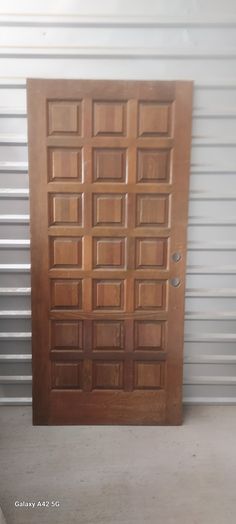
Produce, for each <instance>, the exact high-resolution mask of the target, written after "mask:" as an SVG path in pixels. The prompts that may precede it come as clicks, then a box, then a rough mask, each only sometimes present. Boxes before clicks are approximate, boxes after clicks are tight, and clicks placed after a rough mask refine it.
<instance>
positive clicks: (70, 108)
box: [48, 101, 81, 135]
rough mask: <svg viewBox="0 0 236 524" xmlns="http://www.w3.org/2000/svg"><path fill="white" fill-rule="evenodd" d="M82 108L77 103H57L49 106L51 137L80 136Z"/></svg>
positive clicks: (51, 103) (49, 131) (50, 103)
mask: <svg viewBox="0 0 236 524" xmlns="http://www.w3.org/2000/svg"><path fill="white" fill-rule="evenodd" d="M80 113H81V106H80V103H77V102H67V101H61V102H60V101H55V102H49V105H48V133H49V135H61V134H68V133H69V134H80V132H81V130H80V120H81V114H80Z"/></svg>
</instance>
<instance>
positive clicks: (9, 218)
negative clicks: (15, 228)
mask: <svg viewBox="0 0 236 524" xmlns="http://www.w3.org/2000/svg"><path fill="white" fill-rule="evenodd" d="M16 223H18V224H28V223H29V215H0V224H16Z"/></svg>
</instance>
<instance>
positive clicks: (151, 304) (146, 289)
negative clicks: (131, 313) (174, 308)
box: [135, 280, 166, 309]
mask: <svg viewBox="0 0 236 524" xmlns="http://www.w3.org/2000/svg"><path fill="white" fill-rule="evenodd" d="M165 305H166V283H165V282H163V281H161V280H136V281H135V309H164V308H165Z"/></svg>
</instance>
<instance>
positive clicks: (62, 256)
mask: <svg viewBox="0 0 236 524" xmlns="http://www.w3.org/2000/svg"><path fill="white" fill-rule="evenodd" d="M51 242H52V244H51V265H52V266H53V267H58V266H60V267H62V266H77V267H81V265H82V239H81V238H73V239H72V238H61V237H59V238H53V239H52V240H51Z"/></svg>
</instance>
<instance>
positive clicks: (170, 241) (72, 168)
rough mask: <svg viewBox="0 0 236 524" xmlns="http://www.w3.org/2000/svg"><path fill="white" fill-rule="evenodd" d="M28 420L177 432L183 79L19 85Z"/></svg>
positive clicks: (186, 151) (185, 143) (186, 108)
mask: <svg viewBox="0 0 236 524" xmlns="http://www.w3.org/2000/svg"><path fill="white" fill-rule="evenodd" d="M27 86H28V114H29V163H30V197H31V253H32V315H33V318H32V333H33V413H34V423H35V424H90V423H91V424H179V423H180V422H181V404H182V398H181V395H182V351H183V323H184V286H185V283H184V280H185V259H186V224H187V209H188V205H187V204H188V183H189V156H190V137H191V110H192V107H191V104H192V83H191V82H133V81H92V80H88V81H85V80H29V81H28V84H27Z"/></svg>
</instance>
